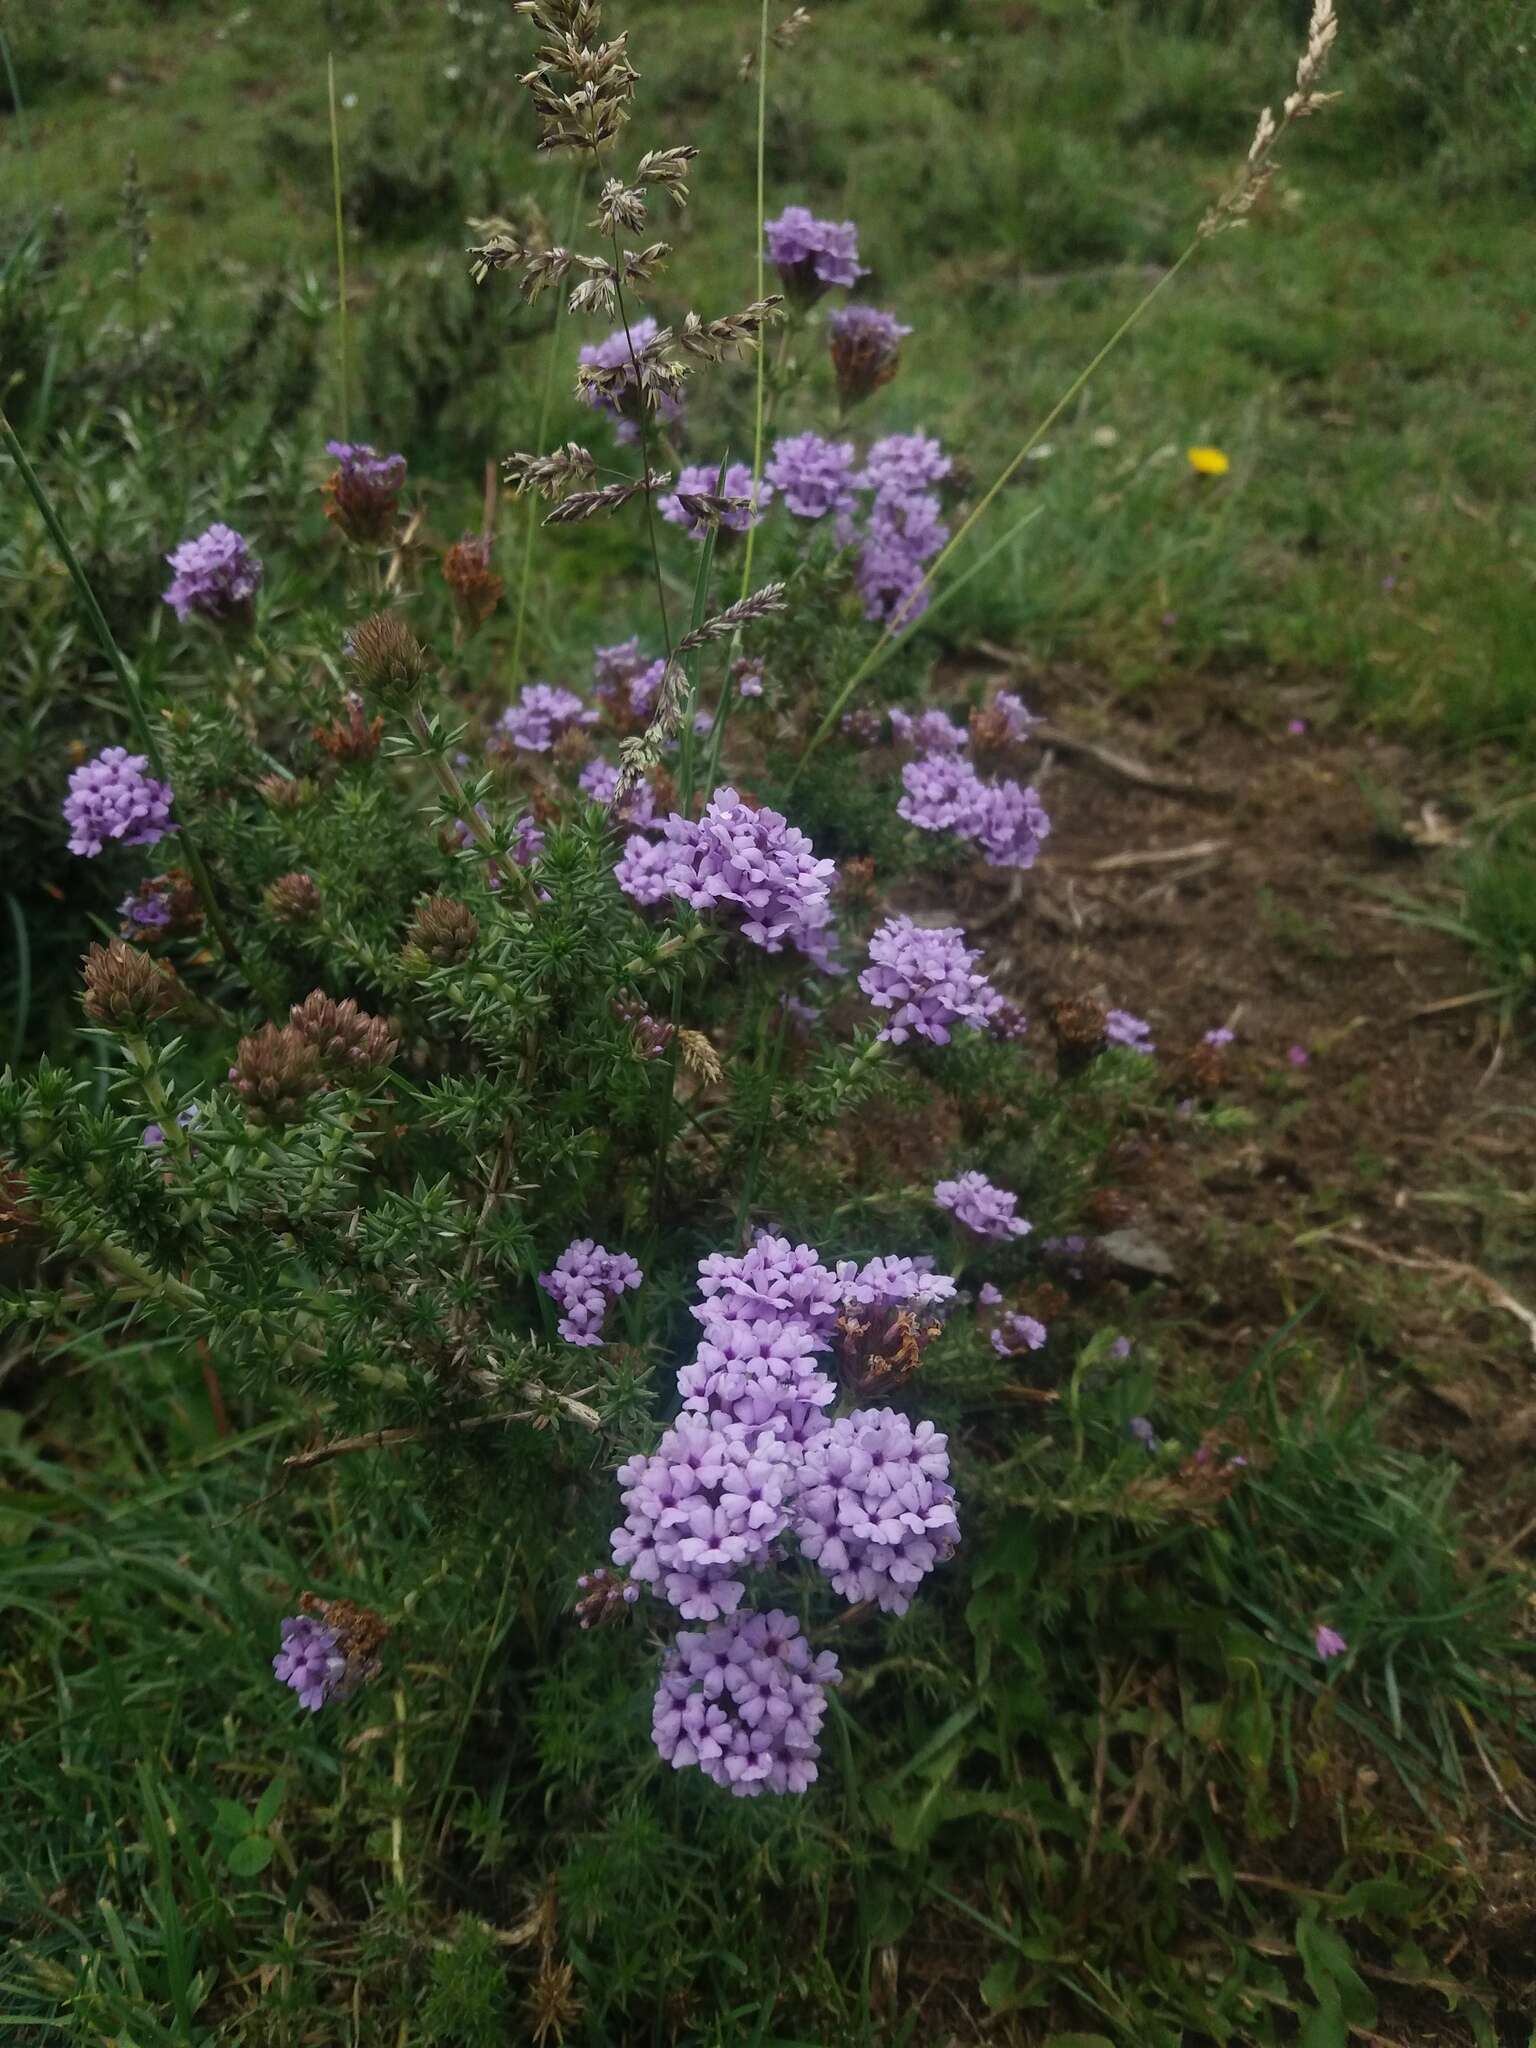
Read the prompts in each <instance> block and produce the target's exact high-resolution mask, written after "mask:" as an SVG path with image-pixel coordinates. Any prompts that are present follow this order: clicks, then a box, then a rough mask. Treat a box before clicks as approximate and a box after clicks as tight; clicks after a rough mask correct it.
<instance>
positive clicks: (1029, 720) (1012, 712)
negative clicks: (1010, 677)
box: [992, 690, 1040, 745]
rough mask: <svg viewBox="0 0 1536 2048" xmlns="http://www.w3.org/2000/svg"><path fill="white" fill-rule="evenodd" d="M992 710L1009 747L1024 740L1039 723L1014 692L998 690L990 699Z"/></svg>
mask: <svg viewBox="0 0 1536 2048" xmlns="http://www.w3.org/2000/svg"><path fill="white" fill-rule="evenodd" d="M992 710H993V713H994V715H995V716H996V717H997V718H998V719H999V720H1000V721H1001V724H1002V728H1003V731H1004V734H1005V736H1006V737H1007V740H1008V742H1009V744H1010V745H1013V744H1017V742H1018V741H1019V740H1022V739H1026V738H1027V737H1028V736H1029V733H1030V730H1031V728H1032V727H1034V726H1037V725H1039V723H1040V720H1039V719H1038V718H1037V717H1036V716H1035V714H1034V712H1033V711H1031V710H1030V709H1029V707H1028V706H1027V705H1026V704H1025V702H1024V699H1023V698H1022V697H1021V696H1019V694H1018V692H1017V691H1015V690H999V691H998V693H997V695H996V696H995V697H994V698H993V699H992Z"/></svg>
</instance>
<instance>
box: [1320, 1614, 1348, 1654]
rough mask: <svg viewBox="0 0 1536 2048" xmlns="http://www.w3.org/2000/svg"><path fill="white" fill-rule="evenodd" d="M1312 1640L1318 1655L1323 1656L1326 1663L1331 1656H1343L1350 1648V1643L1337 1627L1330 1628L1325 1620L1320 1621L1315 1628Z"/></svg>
mask: <svg viewBox="0 0 1536 2048" xmlns="http://www.w3.org/2000/svg"><path fill="white" fill-rule="evenodd" d="M1312 1642H1313V1645H1314V1647H1315V1648H1316V1650H1317V1654H1318V1656H1319V1657H1321V1658H1322V1660H1323V1662H1324V1663H1325V1664H1326V1663H1327V1662H1328V1659H1329V1658H1330V1657H1342V1656H1343V1654H1344V1652H1345V1651H1346V1650H1347V1649H1348V1648H1349V1644H1348V1643H1347V1642H1346V1641H1345V1640H1344V1638H1343V1636H1341V1635H1340V1634H1339V1632H1338V1630H1337V1629H1336V1628H1329V1626H1328V1624H1327V1623H1326V1622H1324V1621H1320V1622H1319V1623H1318V1624H1317V1627H1316V1628H1315V1629H1313V1631H1312Z"/></svg>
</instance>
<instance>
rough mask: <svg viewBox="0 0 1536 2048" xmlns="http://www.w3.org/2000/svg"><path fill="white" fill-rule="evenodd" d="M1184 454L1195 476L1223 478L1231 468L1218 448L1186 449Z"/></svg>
mask: <svg viewBox="0 0 1536 2048" xmlns="http://www.w3.org/2000/svg"><path fill="white" fill-rule="evenodd" d="M1184 452H1185V454H1186V455H1187V456H1188V457H1189V466H1190V468H1191V469H1192V470H1193V471H1194V472H1195V475H1196V476H1225V475H1226V473H1227V471H1228V470H1229V469H1230V468H1231V467H1232V465H1231V463H1230V462H1229V461H1228V460H1227V458H1226V456H1225V455H1224V454H1223V453H1222V451H1221V450H1220V449H1219V448H1187V449H1186V450H1185V451H1184Z"/></svg>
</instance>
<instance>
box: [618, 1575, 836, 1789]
mask: <svg viewBox="0 0 1536 2048" xmlns="http://www.w3.org/2000/svg"><path fill="white" fill-rule="evenodd" d="M841 1678H842V1673H841V1672H840V1671H839V1669H838V1663H837V1659H836V1657H835V1656H834V1655H833V1654H832V1652H831V1651H830V1650H823V1651H821V1652H820V1653H819V1654H818V1655H813V1654H812V1652H811V1647H810V1645H809V1643H807V1641H806V1639H805V1637H804V1635H802V1633H801V1631H800V1624H799V1622H798V1621H796V1620H795V1619H794V1617H793V1616H792V1615H788V1614H785V1613H783V1612H782V1611H781V1610H779V1609H778V1608H774V1609H773V1610H772V1611H771V1612H770V1613H768V1614H736V1615H733V1616H732V1617H731V1618H730V1620H729V1621H725V1622H722V1623H721V1624H720V1625H719V1626H718V1627H716V1628H711V1629H706V1630H703V1631H695V1630H690V1629H684V1630H681V1631H679V1633H678V1635H677V1636H676V1637H675V1638H674V1640H673V1643H672V1646H671V1648H670V1649H669V1650H668V1651H667V1654H666V1658H665V1660H664V1662H663V1664H662V1667H661V1683H660V1685H659V1686H658V1687H657V1688H656V1698H655V1703H654V1706H653V1709H652V1714H651V1739H652V1740H653V1741H654V1743H655V1744H656V1748H657V1750H658V1751H659V1753H660V1754H661V1756H662V1757H664V1758H665V1760H666V1761H667V1762H668V1763H669V1764H671V1766H672V1768H673V1769H674V1770H677V1771H681V1770H686V1769H688V1768H690V1767H692V1766H696V1767H697V1768H698V1769H699V1770H701V1771H702V1772H703V1773H704V1775H705V1777H707V1778H709V1779H710V1780H711V1781H712V1782H713V1783H714V1784H716V1785H719V1786H721V1787H722V1788H724V1789H727V1790H729V1791H730V1792H732V1793H734V1794H735V1796H736V1797H737V1798H738V1799H753V1798H756V1797H757V1796H758V1795H759V1794H760V1793H763V1792H776V1793H789V1792H804V1791H805V1789H806V1787H807V1786H809V1785H811V1784H813V1783H814V1782H815V1778H816V1759H817V1757H818V1756H819V1755H820V1753H821V1752H820V1746H819V1744H818V1742H817V1737H818V1735H819V1733H820V1730H821V1723H822V1719H823V1717H824V1715H825V1714H826V1711H827V1699H826V1688H827V1686H829V1685H837V1684H839V1683H840V1682H841Z"/></svg>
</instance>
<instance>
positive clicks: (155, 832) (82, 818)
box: [63, 747, 176, 860]
mask: <svg viewBox="0 0 1536 2048" xmlns="http://www.w3.org/2000/svg"><path fill="white" fill-rule="evenodd" d="M148 766H149V759H148V756H147V755H144V754H130V753H129V752H128V750H127V749H126V748H125V747H104V748H103V749H102V751H101V752H100V753H99V754H97V755H96V756H95V757H94V759H92V760H89V761H86V762H84V763H82V765H81V766H80V767H78V768H77V769H75V771H74V773H73V774H72V775H71V776H70V778H69V792H68V794H67V795H66V796H65V798H64V805H63V809H64V822H65V823H66V824H67V825H68V826H69V850H70V852H71V853H78V854H82V855H84V857H85V858H86V859H87V860H94V859H95V857H96V855H97V854H98V853H100V852H101V850H102V848H103V847H104V846H105V845H106V843H107V841H108V840H109V839H115V840H117V841H118V842H119V844H120V845H123V846H153V845H154V844H155V843H156V841H157V840H161V839H164V838H165V837H166V835H167V834H168V833H171V832H174V831H175V829H176V827H175V826H174V825H173V824H172V823H171V804H172V802H173V801H174V792H173V791H172V789H171V786H170V784H169V783H168V782H157V781H156V780H155V778H154V776H152V775H146V774H145V773H144V771H145V769H146V768H147V767H148Z"/></svg>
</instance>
